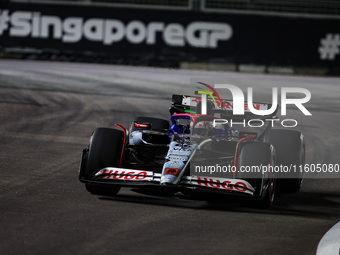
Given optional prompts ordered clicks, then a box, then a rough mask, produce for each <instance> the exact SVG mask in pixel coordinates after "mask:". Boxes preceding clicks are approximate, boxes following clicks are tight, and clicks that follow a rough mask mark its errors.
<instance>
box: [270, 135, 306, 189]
mask: <svg viewBox="0 0 340 255" xmlns="http://www.w3.org/2000/svg"><path fill="white" fill-rule="evenodd" d="M269 142H270V143H271V144H272V145H273V146H274V148H275V151H276V157H277V165H278V166H281V165H282V166H284V167H286V169H290V172H282V171H281V172H279V173H276V176H277V188H278V191H279V192H282V193H296V192H298V191H299V190H300V188H301V185H302V182H303V171H300V170H303V166H304V164H305V143H304V137H303V134H302V133H301V132H299V131H295V130H284V129H273V130H271V131H270V136H269Z"/></svg>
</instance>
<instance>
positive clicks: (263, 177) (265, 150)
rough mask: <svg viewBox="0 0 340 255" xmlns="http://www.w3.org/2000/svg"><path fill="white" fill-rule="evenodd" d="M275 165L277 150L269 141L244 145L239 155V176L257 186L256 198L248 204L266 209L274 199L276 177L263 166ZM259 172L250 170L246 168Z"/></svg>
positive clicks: (247, 204)
mask: <svg viewBox="0 0 340 255" xmlns="http://www.w3.org/2000/svg"><path fill="white" fill-rule="evenodd" d="M269 165H270V166H274V165H275V150H274V148H273V146H271V144H269V143H263V142H248V143H245V144H243V145H242V147H241V148H240V150H239V152H238V157H237V169H238V173H237V178H239V179H242V180H245V181H247V182H249V183H250V184H251V185H252V186H253V187H254V188H255V194H254V198H253V199H251V200H249V201H247V203H245V205H246V206H250V207H255V208H261V209H265V208H268V207H269V206H270V205H271V204H272V203H273V201H274V195H275V178H274V175H273V174H272V173H271V172H270V171H268V172H265V173H263V172H262V169H261V166H269ZM252 167H253V169H255V168H254V167H258V170H259V171H258V172H256V171H254V172H248V171H245V170H246V169H248V170H249V169H251V168H252Z"/></svg>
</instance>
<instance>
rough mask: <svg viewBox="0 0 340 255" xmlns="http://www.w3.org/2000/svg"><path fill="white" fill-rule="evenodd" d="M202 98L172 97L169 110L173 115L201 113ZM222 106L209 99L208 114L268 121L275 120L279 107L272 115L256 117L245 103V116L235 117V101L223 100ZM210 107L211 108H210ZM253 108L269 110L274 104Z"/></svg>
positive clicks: (259, 104)
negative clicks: (269, 119)
mask: <svg viewBox="0 0 340 255" xmlns="http://www.w3.org/2000/svg"><path fill="white" fill-rule="evenodd" d="M201 100H202V98H201V97H200V96H186V95H172V102H171V106H170V108H169V111H170V114H171V115H173V114H175V113H200V111H201V109H200V107H201V104H200V102H201ZM221 101H222V104H221V103H220V102H219V101H218V100H216V103H217V105H215V103H214V101H213V99H211V98H208V102H210V103H209V105H210V106H208V114H209V115H213V116H215V115H216V114H220V115H221V117H223V118H231V117H233V119H247V118H254V116H256V118H257V119H268V118H275V116H276V113H277V110H278V107H277V108H276V110H275V111H274V112H273V113H272V114H270V115H263V116H262V115H255V114H253V113H252V112H251V111H250V110H249V108H248V103H247V102H245V103H244V115H233V101H232V100H228V99H222V100H221ZM209 107H210V108H209ZM253 107H254V108H255V109H256V110H268V109H270V108H271V107H272V104H269V103H263V102H253Z"/></svg>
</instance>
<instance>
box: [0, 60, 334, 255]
mask: <svg viewBox="0 0 340 255" xmlns="http://www.w3.org/2000/svg"><path fill="white" fill-rule="evenodd" d="M197 77H204V78H217V77H218V78H219V79H223V80H225V83H227V84H234V85H236V86H238V87H240V88H241V89H242V90H243V91H244V92H246V88H247V87H253V88H254V94H255V98H256V96H258V100H266V101H270V100H271V88H272V87H279V88H280V87H301V88H306V89H308V90H309V91H310V92H311V95H312V98H311V100H310V102H308V103H307V104H306V107H307V108H308V110H309V111H310V112H311V113H312V116H310V117H304V116H303V115H302V114H301V112H300V111H299V110H298V109H296V108H294V107H292V109H290V110H289V111H288V113H289V114H290V115H289V116H290V118H294V119H297V120H298V121H299V125H298V127H297V128H298V129H299V130H302V132H303V133H304V135H305V141H306V162H307V163H310V164H311V163H327V164H328V163H332V164H336V163H339V162H340V159H339V155H340V147H339V145H340V136H339V126H340V118H339V117H340V116H339V115H340V114H339V113H340V103H339V96H340V78H332V77H302V76H280V75H264V74H245V73H227V72H208V71H186V70H173V69H158V68H146V67H128V66H116V65H100V64H76V63H58V62H38V61H19V60H0V123H1V124H0V134H1V146H0V150H1V153H0V165H1V171H0V191H1V192H0V210H1V214H0V215H1V216H0V226H1V227H0V254H6V255H7V254H72V255H73V254H91V255H92V254H252V255H254V254H276V255H280V254H289V255H293V254H299V255H302V254H316V252H317V246H318V244H319V242H320V240H321V239H322V237H323V236H324V235H325V233H326V232H327V231H328V230H329V229H331V228H332V227H333V226H334V225H335V224H337V223H338V222H339V221H340V188H339V187H340V179H336V178H334V179H317V178H311V179H309V178H308V179H306V180H305V182H304V184H303V187H302V189H301V191H300V192H299V193H297V194H286V195H285V194H278V195H276V197H275V201H274V203H273V205H272V207H270V208H269V209H266V210H260V209H251V208H245V207H240V206H238V205H237V204H235V203H229V202H228V201H223V203H222V202H221V203H211V202H206V201H196V200H195V201H193V200H185V199H180V198H177V197H165V198H164V197H157V196H151V195H145V194H140V193H136V192H134V191H133V190H130V189H127V188H124V189H121V191H120V193H119V194H118V195H117V196H116V197H100V196H93V195H91V194H89V193H87V192H86V190H85V187H84V185H83V184H81V183H80V182H79V181H78V167H79V161H80V155H81V151H82V149H83V148H85V147H86V146H87V144H88V140H89V137H90V135H91V132H92V131H93V130H94V129H95V128H96V127H113V126H114V123H119V124H122V125H124V126H126V127H128V125H129V123H130V121H131V120H133V119H134V118H135V117H137V116H150V117H159V118H166V119H169V117H170V114H169V111H168V109H169V106H170V103H171V96H172V94H181V93H182V91H183V89H185V88H186V86H188V85H189V84H190V79H191V78H197Z"/></svg>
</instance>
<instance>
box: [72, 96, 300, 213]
mask: <svg viewBox="0 0 340 255" xmlns="http://www.w3.org/2000/svg"><path fill="white" fill-rule="evenodd" d="M199 100H200V98H197V97H190V96H185V95H173V97H172V105H171V107H170V113H171V121H170V122H169V121H167V120H163V119H158V118H151V117H138V118H136V119H135V120H134V121H132V123H131V125H130V128H129V130H127V129H125V128H124V127H123V126H121V125H119V124H116V125H115V126H116V127H115V128H97V129H95V130H94V131H93V133H92V136H91V138H90V141H89V145H88V147H87V148H86V149H84V150H83V153H82V158H81V164H80V170H79V180H80V181H81V182H83V183H85V187H86V189H87V191H89V192H90V193H92V194H96V195H116V194H117V193H118V192H119V190H120V188H121V187H134V188H140V189H143V190H152V191H154V193H155V195H163V194H166V195H175V194H178V193H181V194H183V195H185V196H186V197H190V196H192V197H199V198H202V199H206V198H207V197H209V196H212V197H223V198H224V197H228V195H230V196H232V197H237V199H239V200H240V201H246V202H245V203H247V204H248V205H251V206H255V207H259V208H266V207H268V206H270V205H271V203H272V202H273V199H274V194H275V190H277V189H279V190H281V191H283V192H297V191H298V190H299V189H300V187H301V184H302V180H303V173H301V172H299V171H295V172H289V174H287V173H284V172H283V171H278V172H275V171H273V169H275V166H281V169H282V167H287V168H288V167H289V168H291V167H292V166H296V167H299V166H301V165H303V164H304V160H305V144H304V138H303V135H302V133H301V132H299V131H294V130H287V129H277V130H276V129H272V128H271V127H272V125H271V124H270V123H271V122H269V123H268V125H267V126H266V127H265V129H264V131H263V132H261V133H258V132H249V131H239V130H237V129H235V128H233V127H231V126H230V124H229V123H228V121H226V120H231V118H233V116H232V115H231V114H230V111H228V108H230V107H231V104H230V101H227V100H224V101H223V103H222V106H221V107H219V108H218V109H216V107H214V106H213V105H212V104H209V105H210V106H209V107H208V114H209V115H203V114H200V102H199ZM188 102H189V104H188ZM269 106H270V104H263V103H261V107H269ZM275 114H276V112H275V113H274V114H272V115H271V116H263V117H262V118H261V119H258V120H257V121H263V122H265V120H266V121H267V122H268V120H270V119H275V118H276V117H275ZM249 116H250V115H245V116H243V118H249ZM222 120H223V121H222ZM254 169H257V170H256V171H255V170H254ZM268 169H271V170H272V171H268ZM222 170H223V171H222ZM250 170H252V171H250ZM253 170H254V171H253ZM276 186H277V187H276ZM207 195H208V196H207ZM224 195H226V196H224Z"/></svg>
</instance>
